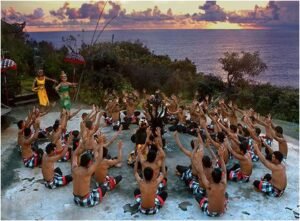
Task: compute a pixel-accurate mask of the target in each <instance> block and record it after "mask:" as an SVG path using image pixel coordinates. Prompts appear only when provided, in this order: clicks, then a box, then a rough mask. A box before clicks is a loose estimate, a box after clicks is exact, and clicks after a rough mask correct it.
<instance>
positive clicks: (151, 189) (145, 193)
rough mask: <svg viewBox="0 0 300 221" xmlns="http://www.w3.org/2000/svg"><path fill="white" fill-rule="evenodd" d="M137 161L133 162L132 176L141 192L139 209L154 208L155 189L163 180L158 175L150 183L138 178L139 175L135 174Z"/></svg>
mask: <svg viewBox="0 0 300 221" xmlns="http://www.w3.org/2000/svg"><path fill="white" fill-rule="evenodd" d="M137 162H138V160H137V161H136V162H135V165H134V176H135V179H136V180H137V183H138V185H139V189H140V191H141V207H142V208H144V209H150V208H153V207H155V197H156V191H157V187H158V185H159V184H160V182H161V181H162V180H163V178H164V176H163V174H160V175H159V176H158V177H157V178H156V179H151V181H147V180H145V179H143V178H142V177H140V175H139V173H138V172H137V165H138V163H137Z"/></svg>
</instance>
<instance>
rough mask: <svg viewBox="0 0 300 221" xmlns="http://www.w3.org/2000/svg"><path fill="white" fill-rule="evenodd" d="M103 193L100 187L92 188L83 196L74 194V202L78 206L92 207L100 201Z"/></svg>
mask: <svg viewBox="0 0 300 221" xmlns="http://www.w3.org/2000/svg"><path fill="white" fill-rule="evenodd" d="M102 198H103V195H102V190H101V188H100V187H99V188H97V189H93V190H92V192H90V193H88V194H87V195H86V196H85V197H80V196H76V195H74V202H75V204H76V205H78V206H82V207H93V206H95V205H97V204H99V203H100V202H101V201H102Z"/></svg>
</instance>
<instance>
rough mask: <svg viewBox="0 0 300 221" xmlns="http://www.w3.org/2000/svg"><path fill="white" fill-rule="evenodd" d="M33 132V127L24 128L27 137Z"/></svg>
mask: <svg viewBox="0 0 300 221" xmlns="http://www.w3.org/2000/svg"><path fill="white" fill-rule="evenodd" d="M30 134H31V129H30V128H28V127H27V128H25V129H24V135H25V137H28V136H29V135H30Z"/></svg>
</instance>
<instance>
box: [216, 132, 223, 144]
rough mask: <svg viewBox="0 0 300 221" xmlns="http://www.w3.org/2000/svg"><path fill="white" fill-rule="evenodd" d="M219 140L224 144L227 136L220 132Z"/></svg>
mask: <svg viewBox="0 0 300 221" xmlns="http://www.w3.org/2000/svg"><path fill="white" fill-rule="evenodd" d="M217 138H218V141H219V142H221V143H223V142H224V139H225V134H224V133H223V132H218V134H217Z"/></svg>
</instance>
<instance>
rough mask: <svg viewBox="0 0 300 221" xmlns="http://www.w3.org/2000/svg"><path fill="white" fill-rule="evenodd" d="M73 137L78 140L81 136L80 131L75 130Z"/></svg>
mask: <svg viewBox="0 0 300 221" xmlns="http://www.w3.org/2000/svg"><path fill="white" fill-rule="evenodd" d="M72 135H73V136H74V138H77V137H78V136H79V131H78V130H73V131H72Z"/></svg>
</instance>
